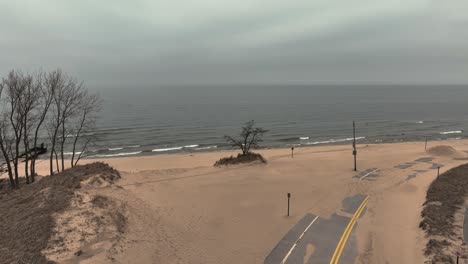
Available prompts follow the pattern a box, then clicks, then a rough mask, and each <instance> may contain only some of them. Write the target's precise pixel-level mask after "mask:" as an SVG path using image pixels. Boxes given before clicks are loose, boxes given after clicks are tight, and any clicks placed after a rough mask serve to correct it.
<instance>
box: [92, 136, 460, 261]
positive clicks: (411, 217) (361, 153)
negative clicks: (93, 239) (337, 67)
mask: <svg viewBox="0 0 468 264" xmlns="http://www.w3.org/2000/svg"><path fill="white" fill-rule="evenodd" d="M437 145H446V146H450V147H452V148H453V149H454V150H456V151H457V153H463V151H466V150H468V141H466V140H454V141H439V142H429V143H428V147H434V146H437ZM358 147H359V149H358V170H359V171H364V170H366V169H369V168H379V169H381V172H380V174H381V176H380V177H377V178H375V179H373V180H372V181H368V180H359V179H356V178H353V176H355V175H356V174H357V173H355V172H354V171H353V170H352V166H353V157H352V152H351V146H348V145H340V146H320V147H308V148H296V151H295V155H294V158H291V156H290V151H291V150H290V149H270V150H259V151H258V152H259V153H261V154H262V155H263V156H264V157H265V158H266V159H267V160H268V163H267V164H266V165H260V164H256V165H238V166H234V167H227V168H224V167H221V168H215V167H213V164H214V162H215V161H216V160H218V159H219V158H221V157H225V156H230V155H233V154H236V152H234V151H232V152H210V153H193V154H190V153H187V154H176V155H157V156H145V157H129V158H113V159H104V160H102V161H104V162H106V163H109V164H110V165H111V166H112V167H114V168H116V169H117V170H119V171H120V173H121V175H122V179H121V180H119V182H118V183H117V184H118V185H120V186H121V187H122V191H124V193H125V195H121V194H122V192H121V191H119V196H118V199H119V200H120V201H121V202H123V203H125V204H127V207H128V208H130V209H129V210H130V211H129V213H128V226H127V229H126V232H125V235H124V239H123V241H122V250H120V251H119V252H116V253H115V254H114V255H113V258H114V259H115V260H116V261H117V262H120V263H169V264H170V263H213V264H214V263H216V264H217V263H225V264H230V263H232V264H234V263H236V264H237V263H245V264H249V263H263V260H264V258H265V256H266V255H268V254H269V252H270V251H271V250H272V248H273V247H274V246H275V245H276V244H277V243H278V241H279V240H280V239H281V238H282V237H283V236H284V234H285V233H286V232H287V231H288V230H289V229H290V228H291V227H292V226H294V224H296V223H297V222H298V221H299V219H301V218H302V217H303V216H304V215H305V214H306V213H313V214H315V215H319V216H321V217H329V216H331V215H332V214H333V213H334V212H337V211H338V210H340V208H341V202H342V200H343V199H344V198H346V197H348V196H351V195H354V194H359V193H362V194H367V195H370V198H369V204H368V209H367V211H366V212H365V213H364V215H363V217H362V218H361V219H360V220H359V222H358V225H357V229H356V235H357V241H358V253H359V256H358V258H357V259H356V263H387V262H388V263H423V262H424V260H425V258H424V256H423V248H424V246H425V244H426V242H427V241H426V238H425V237H424V233H423V232H422V230H420V229H419V227H418V225H419V223H420V221H421V217H420V214H421V209H422V204H423V203H424V199H425V195H426V190H427V187H428V186H429V184H430V183H431V182H432V180H433V179H434V178H435V177H436V173H437V170H434V169H429V167H431V165H432V164H431V163H428V162H417V163H415V164H413V165H412V166H411V167H410V168H405V169H400V168H396V167H395V166H397V165H401V164H404V163H407V162H413V161H415V160H416V159H418V158H422V157H434V158H435V160H433V161H432V162H434V163H441V164H444V165H445V166H444V167H442V168H441V170H442V171H445V170H447V169H449V168H451V167H454V166H457V165H459V164H462V163H464V161H462V160H457V159H454V158H453V157H451V156H446V155H438V156H436V155H433V153H427V152H426V151H425V150H424V143H395V144H378V145H359V146H358ZM85 162H88V161H85ZM465 162H466V161H465ZM414 170H420V172H419V173H417V175H416V176H415V177H408V175H411V174H412V173H413V172H414ZM423 171H424V172H423ZM288 192H290V193H291V194H292V199H291V212H292V214H291V216H290V217H286V216H285V215H286V205H287V204H286V201H287V200H286V194H287V193H288ZM313 251H314V250H313V249H310V252H309V253H310V254H313Z"/></svg>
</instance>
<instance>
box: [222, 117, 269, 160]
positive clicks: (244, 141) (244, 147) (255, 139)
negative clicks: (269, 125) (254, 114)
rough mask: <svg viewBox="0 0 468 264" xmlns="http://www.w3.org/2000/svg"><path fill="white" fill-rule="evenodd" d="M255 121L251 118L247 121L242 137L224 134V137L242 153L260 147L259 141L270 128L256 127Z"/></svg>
mask: <svg viewBox="0 0 468 264" xmlns="http://www.w3.org/2000/svg"><path fill="white" fill-rule="evenodd" d="M254 126H255V121H254V120H251V121H248V122H247V123H245V125H244V126H243V127H242V131H241V133H240V138H238V139H237V138H234V137H231V136H224V139H225V140H226V141H227V142H228V143H230V144H231V145H232V146H233V147H236V148H239V149H240V150H241V151H242V155H247V154H249V153H250V150H251V149H252V148H257V147H259V145H258V143H260V142H261V141H262V138H261V137H262V136H263V134H265V133H266V132H268V130H265V129H263V128H260V127H254Z"/></svg>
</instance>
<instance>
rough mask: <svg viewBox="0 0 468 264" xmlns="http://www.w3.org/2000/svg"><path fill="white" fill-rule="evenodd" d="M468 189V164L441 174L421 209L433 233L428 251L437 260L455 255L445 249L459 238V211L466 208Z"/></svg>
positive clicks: (423, 223) (425, 224) (424, 222)
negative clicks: (457, 234) (450, 254)
mask: <svg viewBox="0 0 468 264" xmlns="http://www.w3.org/2000/svg"><path fill="white" fill-rule="evenodd" d="M467 193H468V164H464V165H461V166H458V167H456V168H453V169H451V170H449V171H447V172H445V173H443V174H441V175H440V176H439V177H438V178H437V179H436V180H435V181H433V182H432V184H431V185H430V186H429V189H428V191H427V196H426V202H425V203H424V209H423V211H422V213H421V216H422V217H423V220H422V221H421V223H420V225H419V226H420V227H421V228H422V229H423V230H424V231H425V232H426V234H427V235H428V236H429V237H432V238H431V239H430V240H429V242H428V243H427V245H426V250H425V254H426V255H427V256H433V262H434V261H435V262H434V263H451V262H452V261H453V260H451V259H452V258H451V256H449V255H447V254H446V253H444V250H446V249H447V248H448V247H449V246H450V245H451V244H452V243H451V242H450V240H452V239H456V237H455V236H456V234H455V232H454V228H455V223H454V221H455V217H454V216H455V213H456V211H457V210H459V209H462V208H463V205H464V203H465V198H466V195H467Z"/></svg>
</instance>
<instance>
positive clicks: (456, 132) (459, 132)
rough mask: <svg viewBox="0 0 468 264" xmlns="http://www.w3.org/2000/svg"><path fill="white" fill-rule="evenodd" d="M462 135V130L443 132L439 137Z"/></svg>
mask: <svg viewBox="0 0 468 264" xmlns="http://www.w3.org/2000/svg"><path fill="white" fill-rule="evenodd" d="M461 133H463V130H454V131H445V132H440V134H441V135H448V134H461Z"/></svg>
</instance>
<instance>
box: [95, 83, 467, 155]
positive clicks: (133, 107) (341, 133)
mask: <svg viewBox="0 0 468 264" xmlns="http://www.w3.org/2000/svg"><path fill="white" fill-rule="evenodd" d="M90 89H91V90H93V91H94V90H96V91H98V92H99V93H100V94H101V96H102V97H103V99H104V105H103V109H102V111H101V113H100V119H99V122H98V127H99V129H98V130H97V131H96V132H95V133H96V135H97V136H98V138H99V143H98V145H97V146H96V147H95V149H94V151H95V154H94V155H97V156H102V157H107V156H109V157H111V156H125V155H142V154H143V155H144V154H161V153H175V152H198V151H210V150H220V149H229V148H230V147H229V145H227V144H226V142H225V141H224V139H223V136H224V135H237V134H239V132H240V128H241V126H242V125H243V123H245V122H246V121H248V120H251V119H253V120H256V122H257V125H258V126H260V127H263V128H265V129H267V130H269V132H268V133H267V134H265V136H264V142H262V143H263V144H262V146H264V147H282V146H306V145H319V144H351V141H350V139H351V137H352V121H353V120H356V126H357V128H356V130H357V137H358V138H359V141H358V142H359V143H380V142H396V141H414V140H424V138H426V137H428V138H429V139H438V138H440V139H447V138H463V137H465V133H464V132H463V131H464V130H465V129H466V128H467V127H468V86H443V85H440V86H369V85H367V86H281V85H275V86H206V87H204V86H194V87H188V86H186V87H176V86H166V87H106V88H92V87H91V88H90Z"/></svg>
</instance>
